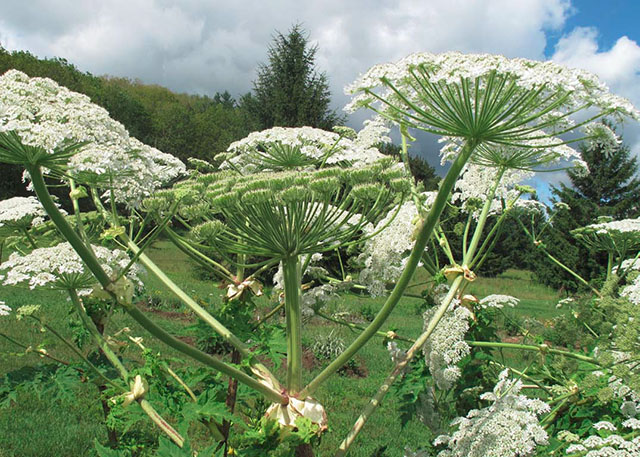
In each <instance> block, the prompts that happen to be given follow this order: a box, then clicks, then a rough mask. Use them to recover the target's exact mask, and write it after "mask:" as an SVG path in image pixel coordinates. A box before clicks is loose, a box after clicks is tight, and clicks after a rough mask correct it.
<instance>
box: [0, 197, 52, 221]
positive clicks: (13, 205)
mask: <svg viewBox="0 0 640 457" xmlns="http://www.w3.org/2000/svg"><path fill="white" fill-rule="evenodd" d="M45 215H46V213H45V212H44V208H43V207H42V205H41V204H40V202H39V201H38V199H37V198H36V197H13V198H9V199H7V200H2V201H0V227H4V226H8V227H10V228H13V227H16V228H28V227H30V226H36V225H39V224H41V223H42V222H44V217H45Z"/></svg>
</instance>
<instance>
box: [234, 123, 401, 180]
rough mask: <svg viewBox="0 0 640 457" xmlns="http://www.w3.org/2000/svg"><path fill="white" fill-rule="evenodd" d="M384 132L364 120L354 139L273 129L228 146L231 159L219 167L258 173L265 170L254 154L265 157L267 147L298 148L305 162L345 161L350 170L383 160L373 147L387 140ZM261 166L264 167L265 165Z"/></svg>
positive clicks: (309, 129)
mask: <svg viewBox="0 0 640 457" xmlns="http://www.w3.org/2000/svg"><path fill="white" fill-rule="evenodd" d="M387 133H389V128H388V127H387V126H386V125H385V124H384V123H383V122H382V121H381V120H380V119H374V120H368V121H365V126H364V128H363V129H362V130H361V131H360V132H359V133H358V134H357V136H356V138H355V139H350V138H347V137H342V138H340V135H338V134H337V133H334V132H327V131H326V130H321V129H316V128H313V127H273V128H271V129H268V130H262V131H260V132H253V133H250V134H249V136H247V137H246V138H243V139H242V140H239V141H236V142H234V143H231V145H230V146H229V148H228V151H229V152H230V153H232V154H235V156H234V157H232V158H230V159H228V162H229V163H228V164H227V163H223V164H222V168H229V167H230V166H232V167H234V168H237V169H239V170H240V171H241V172H243V173H253V172H256V171H259V170H261V169H263V168H265V167H263V166H262V165H261V162H262V160H261V159H260V157H259V155H258V154H266V155H269V148H270V147H273V146H274V145H276V146H278V145H279V146H287V147H292V148H299V150H300V153H301V154H302V155H303V156H305V157H306V158H307V159H309V160H314V161H320V160H323V159H324V158H325V157H326V163H327V164H329V165H335V164H339V163H343V162H348V163H350V164H351V165H352V166H354V167H359V166H364V165H368V164H371V163H373V162H375V161H376V160H379V159H381V158H383V157H384V156H383V155H382V154H381V153H380V151H378V150H377V149H376V148H375V146H376V145H378V144H379V143H383V142H389V141H391V140H390V138H389V137H388V136H387ZM258 151H259V153H258ZM327 155H328V157H327ZM265 166H266V168H268V163H267V165H265Z"/></svg>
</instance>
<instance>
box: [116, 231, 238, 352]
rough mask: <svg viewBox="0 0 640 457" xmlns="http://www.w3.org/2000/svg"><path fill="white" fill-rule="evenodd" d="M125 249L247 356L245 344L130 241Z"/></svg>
mask: <svg viewBox="0 0 640 457" xmlns="http://www.w3.org/2000/svg"><path fill="white" fill-rule="evenodd" d="M125 242H126V243H127V247H128V248H129V249H131V251H132V252H133V253H134V255H137V256H138V259H139V260H140V263H142V265H144V266H145V268H146V269H147V270H148V271H149V272H150V273H151V274H152V275H153V276H155V277H156V278H157V279H158V280H160V282H162V283H163V284H164V285H165V286H166V287H167V289H169V290H170V291H171V292H172V293H173V294H174V295H175V296H176V297H178V298H179V299H180V300H181V301H182V302H183V303H184V304H185V305H187V307H189V309H191V311H193V312H194V313H195V314H196V315H197V316H198V317H199V318H200V319H202V320H203V321H205V322H206V323H207V325H209V326H210V327H211V328H212V329H213V330H215V332H216V333H217V334H218V335H220V336H221V337H222V338H223V339H224V340H225V341H226V342H227V343H229V344H231V345H232V346H233V347H234V348H236V349H237V350H238V351H240V353H241V354H242V355H243V356H245V357H246V356H248V355H249V349H248V348H247V347H246V346H245V344H244V343H243V342H242V341H241V340H240V339H239V338H238V337H237V336H235V335H234V334H233V333H231V331H230V330H229V329H227V328H226V327H225V326H224V325H222V324H221V323H220V322H219V321H218V320H217V319H216V318H215V317H213V316H212V315H211V314H209V312H207V310H206V309H204V308H203V307H202V306H200V305H199V304H198V303H196V301H195V300H194V299H193V298H191V297H190V296H189V295H187V293H186V292H184V291H183V290H182V289H181V288H180V286H178V285H177V284H176V283H175V282H173V281H172V280H171V279H170V278H169V277H168V276H167V275H166V274H165V273H164V272H163V271H162V270H161V269H160V268H159V267H158V266H157V265H156V264H155V263H154V262H153V261H152V260H151V259H150V258H149V257H148V256H147V255H146V254H145V253H143V252H140V248H139V247H138V245H137V244H135V243H134V242H133V241H131V240H130V239H128V238H127V239H125Z"/></svg>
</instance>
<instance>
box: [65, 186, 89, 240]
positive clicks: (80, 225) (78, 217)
mask: <svg viewBox="0 0 640 457" xmlns="http://www.w3.org/2000/svg"><path fill="white" fill-rule="evenodd" d="M69 187H70V188H71V192H70V194H69V196H70V197H71V204H72V205H73V215H74V216H75V219H76V228H77V231H78V234H79V235H80V237H81V238H82V240H83V241H84V242H85V243H88V242H89V240H88V239H87V234H86V232H85V230H84V224H83V223H82V214H81V213H80V205H79V204H78V197H77V196H76V190H77V187H76V183H75V181H74V180H73V179H70V180H69Z"/></svg>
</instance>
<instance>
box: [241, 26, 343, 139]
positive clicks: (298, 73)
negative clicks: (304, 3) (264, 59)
mask: <svg viewBox="0 0 640 457" xmlns="http://www.w3.org/2000/svg"><path fill="white" fill-rule="evenodd" d="M317 51H318V47H317V46H310V45H309V37H308V35H306V33H305V32H304V30H303V29H302V27H301V26H300V25H299V24H297V25H294V26H293V27H292V28H291V30H290V31H289V33H288V34H287V35H286V36H285V35H283V34H281V33H280V32H276V36H275V38H274V41H273V43H272V44H271V45H270V46H269V51H268V55H269V62H268V64H262V65H260V67H259V69H258V79H257V80H256V81H254V88H253V94H251V96H249V97H245V98H244V99H243V102H244V103H245V104H246V107H247V109H248V110H249V111H250V113H251V114H252V115H253V116H254V117H255V119H256V122H257V124H258V126H259V128H260V129H267V128H271V127H274V126H282V127H302V126H305V125H306V126H310V127H317V128H322V129H327V130H329V129H331V127H333V126H334V125H336V124H338V123H340V122H341V121H342V118H341V117H340V116H338V114H337V113H336V112H335V110H331V109H330V103H331V93H330V91H329V83H328V79H327V75H326V74H325V73H321V72H318V71H317V70H316V69H315V56H316V52H317Z"/></svg>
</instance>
